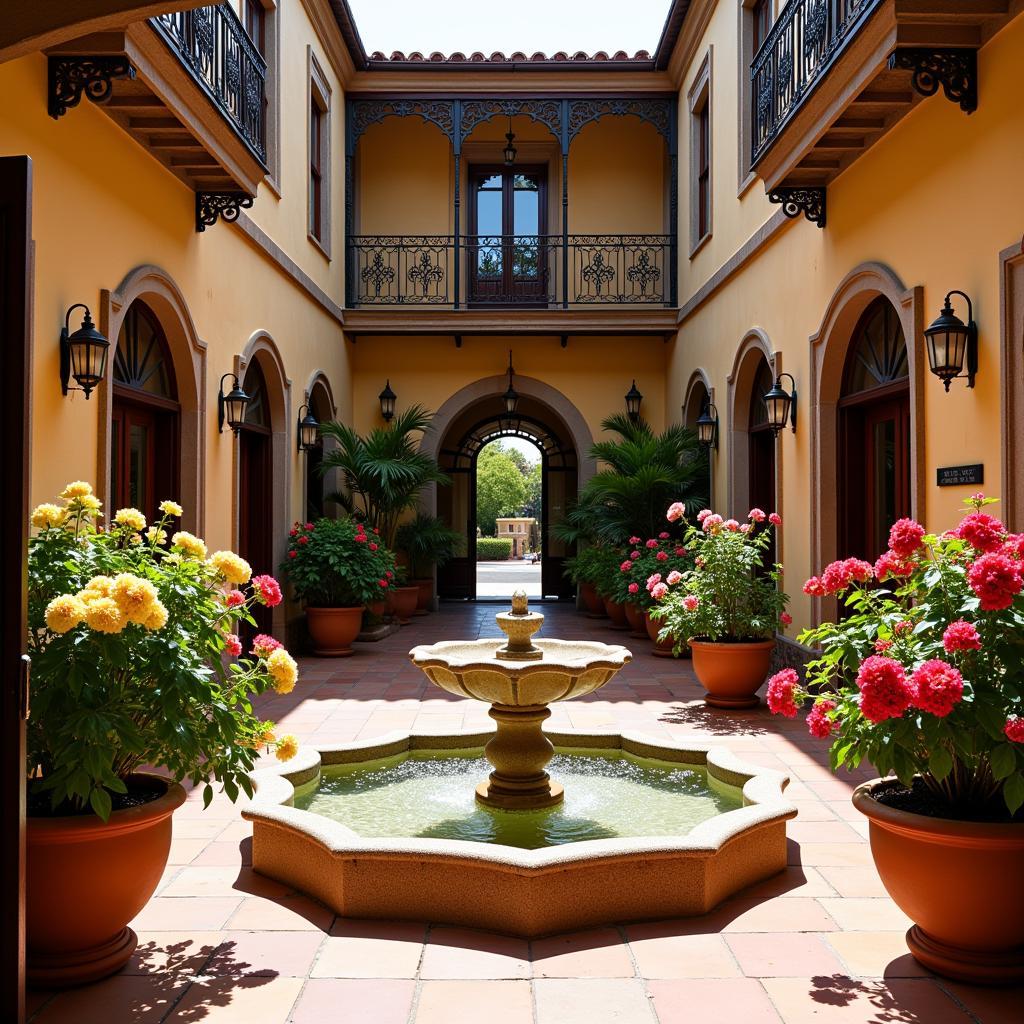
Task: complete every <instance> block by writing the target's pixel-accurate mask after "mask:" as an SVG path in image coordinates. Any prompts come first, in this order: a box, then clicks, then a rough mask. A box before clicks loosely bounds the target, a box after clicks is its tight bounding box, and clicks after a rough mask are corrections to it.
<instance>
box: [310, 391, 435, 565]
mask: <svg viewBox="0 0 1024 1024" xmlns="http://www.w3.org/2000/svg"><path fill="white" fill-rule="evenodd" d="M430 420H431V413H429V412H428V411H427V410H426V409H424V408H423V406H421V405H413V406H411V407H410V408H408V409H406V410H405V411H404V412H401V413H398V414H397V415H396V416H395V418H394V420H393V421H392V422H391V423H390V424H388V425H387V426H386V427H375V428H374V429H373V430H371V431H370V433H369V434H367V435H366V436H365V437H364V436H363V435H361V434H357V433H356V432H355V431H354V430H353V429H352V428H351V427H349V426H347V425H346V424H344V423H337V422H333V423H324V424H323V425H322V426H321V427H320V431H321V433H322V434H323V435H324V436H325V437H331V438H334V440H335V441H336V442H337V446H336V447H335V448H333V449H332V450H331V451H329V452H325V453H324V457H323V461H322V462H321V464H320V472H321V473H326V472H329V471H330V470H332V469H337V470H340V472H341V477H342V481H343V484H344V489H343V490H342V491H340V492H335V493H334V494H331V495H329V498H330V499H331V500H332V501H336V502H338V504H339V505H341V507H342V508H343V509H345V511H346V512H348V513H349V514H350V515H353V514H354V515H356V516H358V517H359V518H362V519H365V520H366V522H368V523H369V524H370V525H371V526H375V527H377V529H378V530H379V531H380V535H381V537H382V539H383V540H384V543H385V544H386V545H387V546H388V547H389V548H393V547H394V544H395V534H396V532H397V530H398V522H399V520H400V519H401V517H402V515H403V514H404V513H405V512H407V511H408V510H409V509H411V508H414V507H415V506H416V501H417V499H418V497H419V495H420V492H421V491H422V490H423V488H424V487H426V485H427V484H429V483H438V484H446V483H448V482H449V481H448V477H446V476H445V475H444V473H442V472H441V470H440V469H439V468H438V465H437V463H436V462H435V461H434V459H433V458H431V457H430V456H429V455H427V454H426V453H425V452H422V451H420V448H419V438H418V437H414V435H419V434H422V433H423V431H424V430H426V429H427V427H428V426H429V425H430Z"/></svg>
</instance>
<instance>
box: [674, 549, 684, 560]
mask: <svg viewBox="0 0 1024 1024" xmlns="http://www.w3.org/2000/svg"><path fill="white" fill-rule="evenodd" d="M685 557H686V548H676V558H685Z"/></svg>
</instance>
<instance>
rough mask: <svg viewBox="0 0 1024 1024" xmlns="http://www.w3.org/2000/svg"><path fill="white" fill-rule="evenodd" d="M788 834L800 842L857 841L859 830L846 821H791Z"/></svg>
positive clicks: (787, 826)
mask: <svg viewBox="0 0 1024 1024" xmlns="http://www.w3.org/2000/svg"><path fill="white" fill-rule="evenodd" d="M786 835H787V836H789V838H790V839H792V840H794V841H795V842H798V843H800V844H801V845H802V844H804V843H855V842H856V841H857V838H858V836H857V832H856V831H855V830H854V829H853V828H852V827H851V823H850V822H846V821H800V819H799V818H798V819H797V820H796V821H790V822H788V823H787V825H786Z"/></svg>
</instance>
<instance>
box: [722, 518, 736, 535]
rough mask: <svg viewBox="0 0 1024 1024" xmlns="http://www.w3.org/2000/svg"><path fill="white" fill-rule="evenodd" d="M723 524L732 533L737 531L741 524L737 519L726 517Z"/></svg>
mask: <svg viewBox="0 0 1024 1024" xmlns="http://www.w3.org/2000/svg"><path fill="white" fill-rule="evenodd" d="M722 526H723V527H724V528H725V529H726V530H728V531H729V532H730V533H735V532H736V531H737V530H738V529H739V528H740V524H739V523H738V522H736V520H735V519H726V521H725V522H724V523H722Z"/></svg>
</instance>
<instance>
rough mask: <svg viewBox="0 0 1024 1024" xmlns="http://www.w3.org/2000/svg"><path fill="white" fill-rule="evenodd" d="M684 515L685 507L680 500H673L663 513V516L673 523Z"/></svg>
mask: <svg viewBox="0 0 1024 1024" xmlns="http://www.w3.org/2000/svg"><path fill="white" fill-rule="evenodd" d="M685 515H686V508H685V506H684V505H683V503H682V502H681V501H673V502H672V504H671V505H669V507H668V512H666V513H665V518H666V519H667V520H668V521H669V522H670V523H674V522H677V521H678V520H680V519H682V518H683V516H685Z"/></svg>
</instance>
